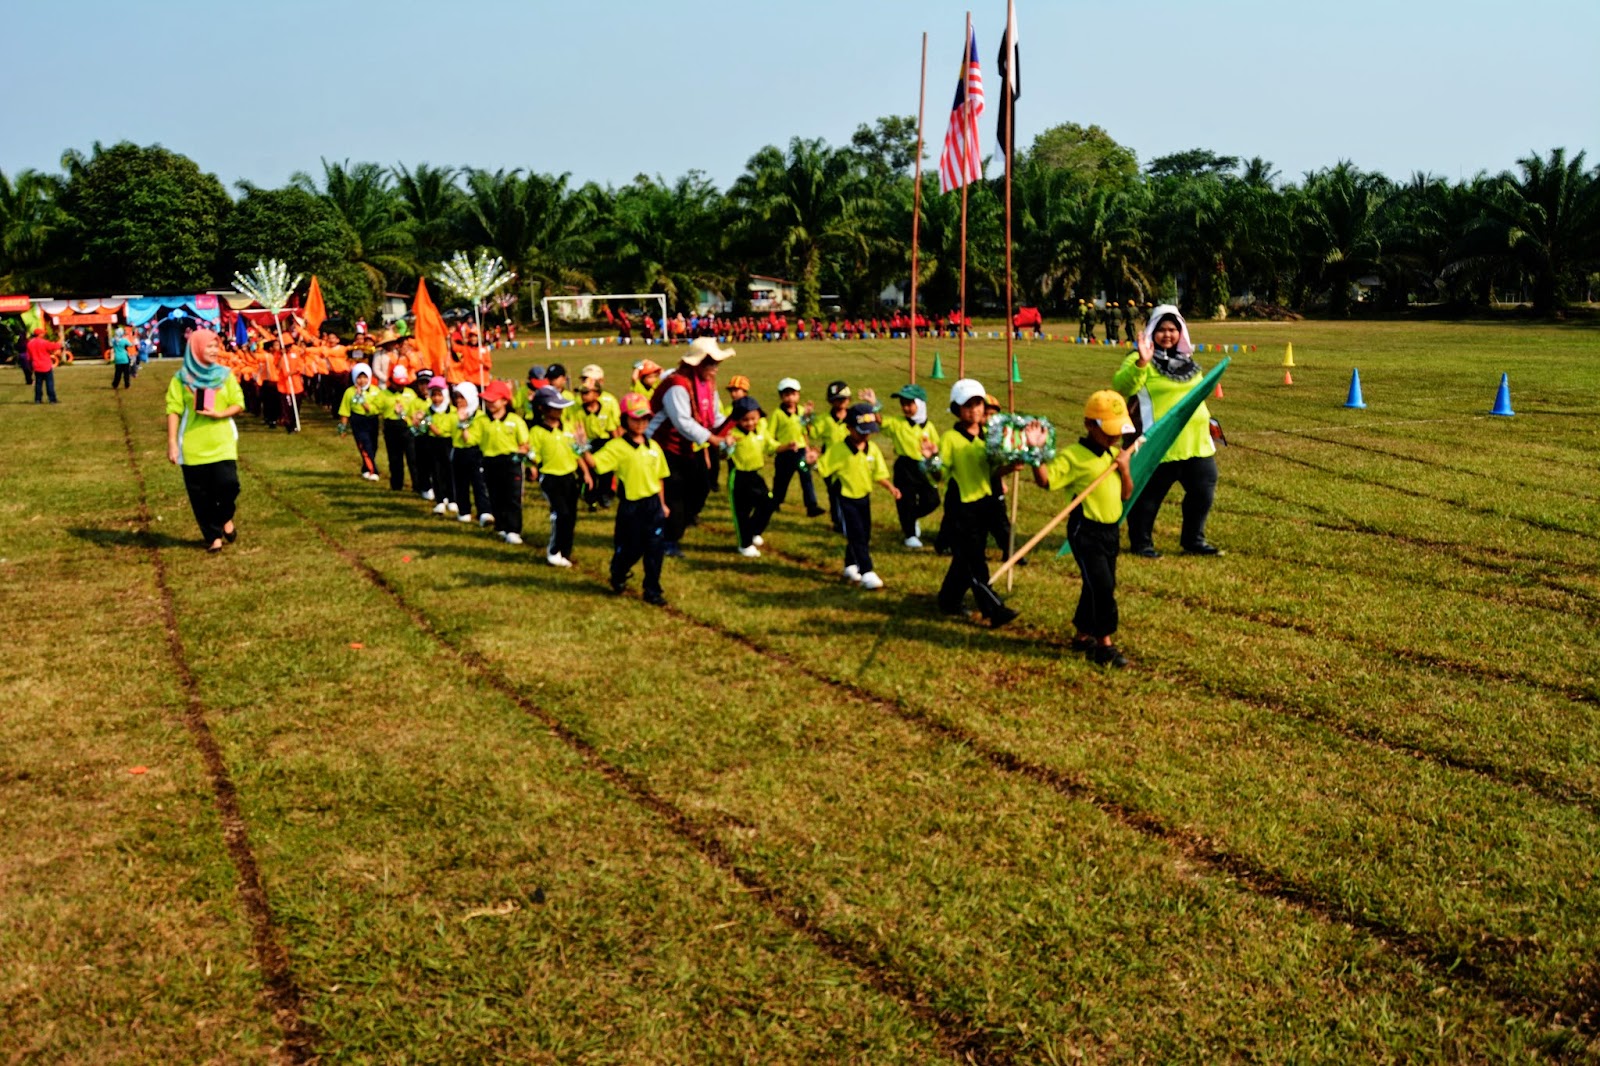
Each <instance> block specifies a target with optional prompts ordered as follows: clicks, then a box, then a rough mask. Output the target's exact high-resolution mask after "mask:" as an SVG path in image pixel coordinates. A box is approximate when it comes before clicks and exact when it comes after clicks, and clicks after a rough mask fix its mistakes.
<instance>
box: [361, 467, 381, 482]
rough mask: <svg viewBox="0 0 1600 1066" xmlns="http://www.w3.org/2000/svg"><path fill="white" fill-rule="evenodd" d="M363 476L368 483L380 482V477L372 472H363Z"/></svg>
mask: <svg viewBox="0 0 1600 1066" xmlns="http://www.w3.org/2000/svg"><path fill="white" fill-rule="evenodd" d="M361 476H362V477H364V478H366V479H367V480H368V481H376V480H378V475H377V474H374V473H372V472H371V471H370V470H364V471H362V472H361Z"/></svg>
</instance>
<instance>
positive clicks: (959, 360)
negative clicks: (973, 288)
mask: <svg viewBox="0 0 1600 1066" xmlns="http://www.w3.org/2000/svg"><path fill="white" fill-rule="evenodd" d="M971 66H972V12H970V11H968V12H967V35H966V36H965V37H963V38H961V81H960V82H959V84H962V85H965V84H966V81H967V78H968V76H969V74H970V70H969V68H970V67H971ZM971 106H972V101H971V99H968V100H967V107H969V108H970V107H971ZM973 124H974V125H976V124H977V123H976V121H974V123H973ZM977 150H978V146H977V145H975V144H974V145H972V146H970V147H969V148H968V151H973V152H976V151H977ZM970 184H972V183H971V182H969V181H967V180H966V177H965V175H963V176H962V181H961V292H960V294H959V295H960V300H959V303H960V307H961V331H960V332H959V333H957V334H956V377H958V378H964V377H966V376H967V186H968V185H970Z"/></svg>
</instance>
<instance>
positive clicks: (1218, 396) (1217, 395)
mask: <svg viewBox="0 0 1600 1066" xmlns="http://www.w3.org/2000/svg"><path fill="white" fill-rule="evenodd" d="M1212 396H1213V397H1214V398H1216V399H1218V400H1220V399H1222V381H1221V380H1220V379H1218V381H1217V391H1216V392H1214V393H1212Z"/></svg>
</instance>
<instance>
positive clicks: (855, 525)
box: [839, 494, 872, 574]
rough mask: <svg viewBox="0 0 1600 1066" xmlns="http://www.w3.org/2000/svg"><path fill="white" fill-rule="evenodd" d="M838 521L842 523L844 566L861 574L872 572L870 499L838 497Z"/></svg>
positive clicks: (868, 497)
mask: <svg viewBox="0 0 1600 1066" xmlns="http://www.w3.org/2000/svg"><path fill="white" fill-rule="evenodd" d="M839 519H840V521H841V522H843V523H844V565H846V566H853V567H856V568H857V569H858V570H860V571H861V572H862V573H863V574H870V573H871V572H872V497H871V496H863V497H861V498H860V499H852V498H851V497H849V496H845V495H843V494H840V496H839Z"/></svg>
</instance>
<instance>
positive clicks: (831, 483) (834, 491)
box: [822, 477, 844, 533]
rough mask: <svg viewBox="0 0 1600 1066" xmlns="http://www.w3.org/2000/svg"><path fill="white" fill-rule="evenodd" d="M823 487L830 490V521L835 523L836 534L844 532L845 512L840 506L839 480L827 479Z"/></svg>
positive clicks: (824, 480)
mask: <svg viewBox="0 0 1600 1066" xmlns="http://www.w3.org/2000/svg"><path fill="white" fill-rule="evenodd" d="M822 487H823V488H825V489H827V490H828V521H829V522H832V523H833V531H834V532H835V533H843V532H844V510H843V508H841V507H840V506H839V500H840V496H839V479H838V478H835V477H825V478H823V479H822Z"/></svg>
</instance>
